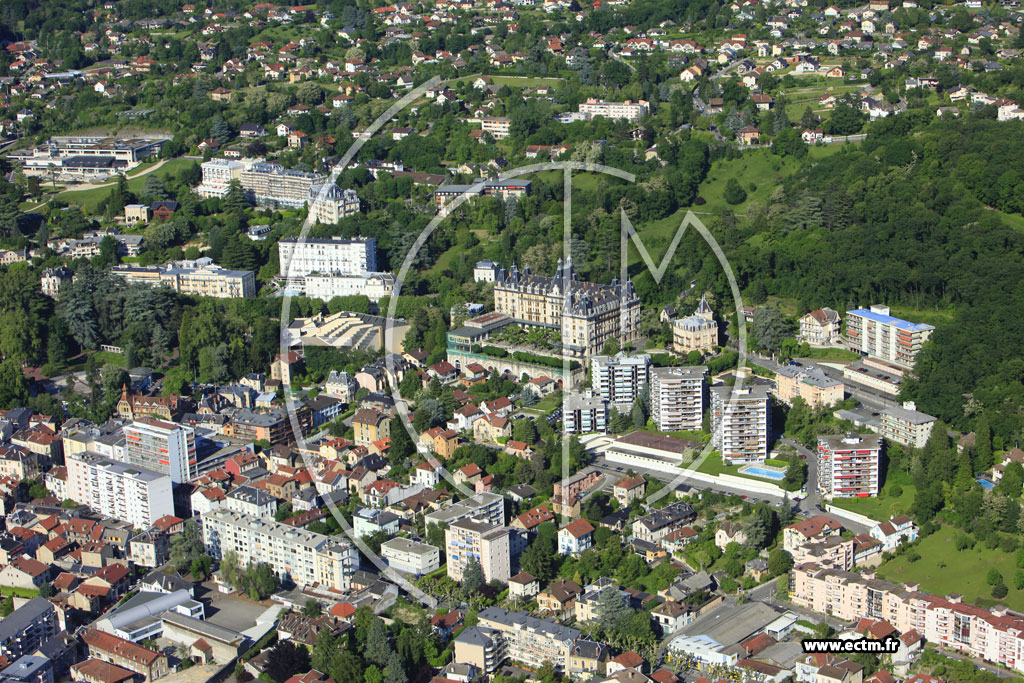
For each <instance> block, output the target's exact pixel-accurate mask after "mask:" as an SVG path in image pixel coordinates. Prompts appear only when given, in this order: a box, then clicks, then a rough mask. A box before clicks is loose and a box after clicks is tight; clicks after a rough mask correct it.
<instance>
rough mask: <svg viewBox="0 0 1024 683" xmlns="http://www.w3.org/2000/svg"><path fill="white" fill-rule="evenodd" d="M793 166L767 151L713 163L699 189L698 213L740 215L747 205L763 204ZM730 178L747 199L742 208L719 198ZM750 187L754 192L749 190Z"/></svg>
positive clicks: (747, 153) (791, 162) (756, 151)
mask: <svg viewBox="0 0 1024 683" xmlns="http://www.w3.org/2000/svg"><path fill="white" fill-rule="evenodd" d="M796 165H797V164H796V162H795V161H793V160H789V159H784V158H782V157H779V156H776V155H774V154H772V153H771V152H770V151H769V150H767V149H758V150H752V151H748V152H744V153H743V156H742V157H740V158H738V159H730V160H721V161H716V162H715V163H714V164H712V166H711V170H710V171H709V172H708V177H707V180H705V181H704V183H703V184H701V187H700V191H699V195H700V196H701V197H703V198H704V200H705V201H706V202H707V204H705V205H704V206H702V207H700V210H701V211H710V212H715V213H717V212H720V211H724V210H726V209H728V210H730V211H733V212H735V213H743V212H744V210H745V209H746V207H747V206H749V205H750V203H751V202H762V203H763V202H765V201H767V200H768V197H770V196H771V193H772V191H773V190H774V189H775V188H776V186H778V185H779V183H781V182H782V179H783V178H784V177H785V176H786V175H788V174H789V173H790V172H791V171H792V170H793V169H794V168H795V167H796ZM732 178H735V179H736V180H738V181H739V183H740V186H742V187H743V189H744V190H745V191H746V192H747V199H746V201H744V202H743V203H742V204H736V205H733V204H729V203H727V202H726V201H725V200H724V199H723V198H722V194H723V192H724V191H725V185H726V183H727V182H728V181H729V180H730V179H732ZM751 185H754V186H755V189H751ZM677 225H678V223H677Z"/></svg>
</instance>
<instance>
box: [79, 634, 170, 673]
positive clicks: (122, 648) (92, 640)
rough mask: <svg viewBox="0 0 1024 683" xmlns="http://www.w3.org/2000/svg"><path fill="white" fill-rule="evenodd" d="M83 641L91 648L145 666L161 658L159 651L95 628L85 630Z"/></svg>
mask: <svg viewBox="0 0 1024 683" xmlns="http://www.w3.org/2000/svg"><path fill="white" fill-rule="evenodd" d="M82 641H83V642H84V643H85V644H86V646H88V647H89V649H90V650H92V649H96V650H98V651H100V652H105V653H108V654H111V655H115V656H117V657H120V658H122V659H127V660H129V661H132V662H136V663H138V664H144V665H145V666H152V664H153V662H155V661H156V660H157V659H159V658H160V654H159V653H158V652H153V651H152V650H150V649H148V648H144V647H142V646H141V645H136V644H135V643H133V642H131V641H129V640H125V639H124V638H118V637H117V636H114V635H111V634H109V633H104V632H103V631H97V630H96V629H94V628H91V629H89V630H88V631H86V632H85V634H84V635H83V636H82Z"/></svg>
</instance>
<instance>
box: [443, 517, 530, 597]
mask: <svg viewBox="0 0 1024 683" xmlns="http://www.w3.org/2000/svg"><path fill="white" fill-rule="evenodd" d="M444 543H445V553H446V554H447V556H448V558H447V562H448V565H447V566H448V576H449V578H451V579H454V580H455V581H462V577H463V576H464V574H465V571H466V567H467V566H469V564H470V563H471V562H472V561H474V560H476V561H477V562H479V563H480V567H481V568H482V569H483V573H484V579H485V580H486V581H487V582H488V583H490V582H491V581H495V580H496V581H500V582H501V583H507V582H508V580H509V578H511V576H512V557H513V555H514V554H517V552H516V551H517V550H519V545H520V536H519V532H517V531H515V530H514V529H510V528H509V527H506V526H504V525H501V524H491V523H490V522H486V521H482V520H477V519H463V520H459V521H458V522H455V523H453V524H451V525H450V526H449V527H448V529H447V530H446V531H445V532H444Z"/></svg>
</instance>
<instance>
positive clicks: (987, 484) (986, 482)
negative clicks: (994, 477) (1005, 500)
mask: <svg viewBox="0 0 1024 683" xmlns="http://www.w3.org/2000/svg"><path fill="white" fill-rule="evenodd" d="M978 483H979V484H981V487H982V488H985V489H994V488H995V487H996V485H995V484H993V483H992V482H990V481H989V480H988V479H978Z"/></svg>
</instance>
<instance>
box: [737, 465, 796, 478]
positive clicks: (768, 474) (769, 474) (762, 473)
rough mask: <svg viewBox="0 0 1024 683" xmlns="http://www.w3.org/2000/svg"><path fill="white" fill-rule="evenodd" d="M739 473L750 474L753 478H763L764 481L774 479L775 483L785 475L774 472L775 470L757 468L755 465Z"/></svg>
mask: <svg viewBox="0 0 1024 683" xmlns="http://www.w3.org/2000/svg"><path fill="white" fill-rule="evenodd" d="M741 472H743V474H752V475H754V476H755V477H764V478H765V479H775V480H776V481H780V480H782V479H785V478H786V473H785V472H776V471H775V470H766V469H765V468H763V467H757V466H755V465H751V466H750V467H747V468H745V469H743V470H741Z"/></svg>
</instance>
